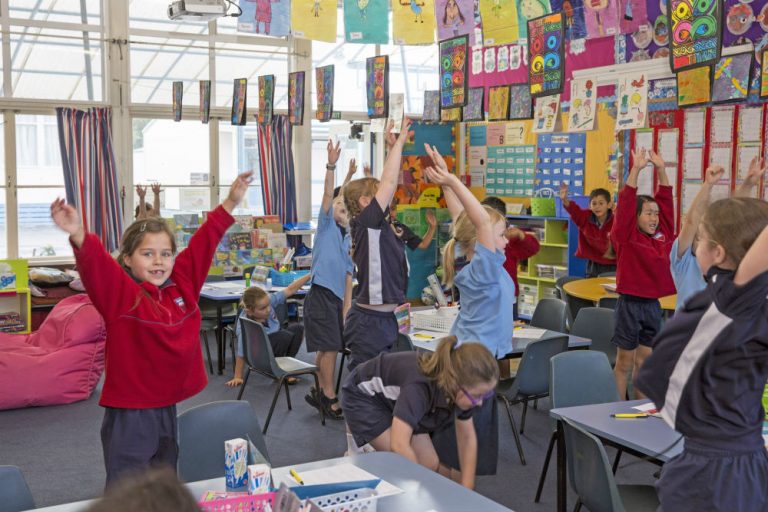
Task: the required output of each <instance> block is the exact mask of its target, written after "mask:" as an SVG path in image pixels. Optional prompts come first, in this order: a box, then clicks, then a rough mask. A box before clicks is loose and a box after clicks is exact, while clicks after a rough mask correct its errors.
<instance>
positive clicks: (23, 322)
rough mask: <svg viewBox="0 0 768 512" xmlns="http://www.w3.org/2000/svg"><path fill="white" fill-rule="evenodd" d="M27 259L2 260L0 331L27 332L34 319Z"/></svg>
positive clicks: (0, 266)
mask: <svg viewBox="0 0 768 512" xmlns="http://www.w3.org/2000/svg"><path fill="white" fill-rule="evenodd" d="M28 272H29V269H28V266H27V261H26V260H0V332H6V333H16V334H27V333H29V332H30V326H31V319H32V301H31V296H30V294H29V274H28Z"/></svg>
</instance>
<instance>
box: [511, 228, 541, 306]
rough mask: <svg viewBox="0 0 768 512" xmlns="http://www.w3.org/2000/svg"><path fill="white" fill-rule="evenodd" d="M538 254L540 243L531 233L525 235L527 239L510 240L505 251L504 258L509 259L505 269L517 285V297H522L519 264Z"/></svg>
mask: <svg viewBox="0 0 768 512" xmlns="http://www.w3.org/2000/svg"><path fill="white" fill-rule="evenodd" d="M537 252H539V241H538V240H537V239H536V237H535V236H533V235H532V234H531V233H525V238H523V239H522V240H510V241H509V242H508V243H507V247H506V248H505V249H504V256H506V257H507V259H506V261H504V268H505V269H506V270H507V273H508V274H509V277H511V278H512V281H514V283H515V297H518V296H519V295H520V286H518V284H517V263H518V262H519V261H520V260H525V259H528V258H530V257H531V256H533V255H534V254H536V253H537Z"/></svg>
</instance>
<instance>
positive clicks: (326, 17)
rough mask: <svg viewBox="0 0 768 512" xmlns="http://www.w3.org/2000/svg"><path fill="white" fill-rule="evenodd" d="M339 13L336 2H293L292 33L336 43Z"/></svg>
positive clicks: (301, 0)
mask: <svg viewBox="0 0 768 512" xmlns="http://www.w3.org/2000/svg"><path fill="white" fill-rule="evenodd" d="M337 12H338V9H337V7H336V1H335V0H291V33H292V34H293V35H294V36H296V37H302V38H304V39H312V40H314V41H325V42H326V43H335V42H336V20H337V16H336V15H337Z"/></svg>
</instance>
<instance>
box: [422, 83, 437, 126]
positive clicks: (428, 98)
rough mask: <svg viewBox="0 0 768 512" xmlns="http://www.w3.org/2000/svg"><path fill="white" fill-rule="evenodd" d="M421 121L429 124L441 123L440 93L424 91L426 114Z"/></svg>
mask: <svg viewBox="0 0 768 512" xmlns="http://www.w3.org/2000/svg"><path fill="white" fill-rule="evenodd" d="M421 120H422V121H423V122H427V123H437V122H439V121H440V91H424V113H423V114H422V115H421Z"/></svg>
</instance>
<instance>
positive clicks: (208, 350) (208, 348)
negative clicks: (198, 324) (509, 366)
mask: <svg viewBox="0 0 768 512" xmlns="http://www.w3.org/2000/svg"><path fill="white" fill-rule="evenodd" d="M200 335H201V336H202V337H203V343H205V352H206V354H208V371H209V372H211V375H213V359H211V346H210V345H209V344H208V333H207V332H206V331H200Z"/></svg>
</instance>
